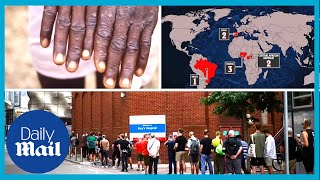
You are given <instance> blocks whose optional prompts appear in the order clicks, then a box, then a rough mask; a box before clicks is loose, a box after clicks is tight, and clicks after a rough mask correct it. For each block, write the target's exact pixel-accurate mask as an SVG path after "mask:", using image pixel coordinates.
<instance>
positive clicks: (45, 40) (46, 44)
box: [41, 38, 49, 47]
mask: <svg viewBox="0 0 320 180" xmlns="http://www.w3.org/2000/svg"><path fill="white" fill-rule="evenodd" d="M41 46H42V47H48V46H49V41H48V39H47V38H43V39H42V41H41Z"/></svg>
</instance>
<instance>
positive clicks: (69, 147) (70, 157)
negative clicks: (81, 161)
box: [69, 146, 71, 159]
mask: <svg viewBox="0 0 320 180" xmlns="http://www.w3.org/2000/svg"><path fill="white" fill-rule="evenodd" d="M69 159H71V147H70V146H69Z"/></svg>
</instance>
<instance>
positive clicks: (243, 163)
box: [236, 135, 249, 174]
mask: <svg viewBox="0 0 320 180" xmlns="http://www.w3.org/2000/svg"><path fill="white" fill-rule="evenodd" d="M236 138H237V139H238V140H239V141H240V142H241V145H242V153H241V155H242V157H241V168H242V170H243V172H244V173H245V174H249V171H248V169H247V167H246V159H247V155H248V143H247V142H246V141H244V140H242V137H241V135H237V136H236Z"/></svg>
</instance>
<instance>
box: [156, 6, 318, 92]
mask: <svg viewBox="0 0 320 180" xmlns="http://www.w3.org/2000/svg"><path fill="white" fill-rule="evenodd" d="M268 60H270V61H268ZM271 62H272V63H273V65H271ZM268 63H270V66H269V64H268ZM264 64H265V65H264ZM230 66H231V67H230ZM191 76H192V77H191ZM194 76H197V78H198V79H197V81H196V80H195V81H194V83H195V84H193V81H192V78H193V77H194ZM313 86H314V9H313V7H311V6H310V7H309V6H304V7H299V6H298V7H297V6H292V7H285V6H277V7H271V6H258V7H254V6H252V7H217V6H215V7H173V6H167V7H165V6H164V7H162V88H201V89H203V88H313Z"/></svg>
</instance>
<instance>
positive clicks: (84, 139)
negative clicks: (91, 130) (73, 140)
mask: <svg viewBox="0 0 320 180" xmlns="http://www.w3.org/2000/svg"><path fill="white" fill-rule="evenodd" d="M87 142H88V136H82V146H83V147H87V146H88V144H87Z"/></svg>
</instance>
